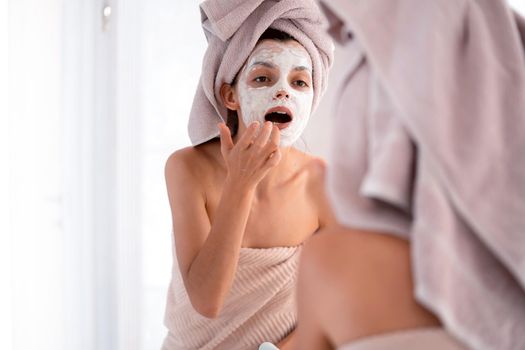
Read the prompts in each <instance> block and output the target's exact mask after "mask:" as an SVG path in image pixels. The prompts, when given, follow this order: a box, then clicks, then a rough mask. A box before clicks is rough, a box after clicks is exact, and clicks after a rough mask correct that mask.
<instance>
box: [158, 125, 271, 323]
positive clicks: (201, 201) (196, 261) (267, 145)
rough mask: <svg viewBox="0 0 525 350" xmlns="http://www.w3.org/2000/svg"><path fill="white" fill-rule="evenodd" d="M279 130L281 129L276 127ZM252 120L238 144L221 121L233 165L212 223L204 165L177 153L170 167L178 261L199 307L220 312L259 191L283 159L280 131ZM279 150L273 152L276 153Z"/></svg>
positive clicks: (167, 172)
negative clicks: (202, 174) (198, 165)
mask: <svg viewBox="0 0 525 350" xmlns="http://www.w3.org/2000/svg"><path fill="white" fill-rule="evenodd" d="M275 129H276V128H275ZM275 129H273V128H272V125H271V124H267V125H265V126H264V127H263V128H262V129H261V132H260V133H259V135H258V136H257V137H255V133H256V132H257V130H258V125H255V124H254V125H251V126H250V127H249V128H248V129H247V131H246V132H245V133H244V135H243V136H242V137H241V139H240V140H239V141H238V142H237V144H236V145H234V144H233V141H232V139H231V135H230V134H229V131H228V129H227V128H226V126H225V125H221V152H222V154H223V157H224V159H225V163H226V166H227V169H228V174H227V176H226V181H225V183H224V186H223V193H222V195H221V198H220V200H219V204H218V207H217V210H216V214H215V219H214V221H213V222H210V220H209V218H208V215H207V212H206V198H205V194H204V189H203V186H202V185H199V183H198V181H197V179H198V178H199V174H198V170H199V169H195V168H194V167H192V166H191V159H188V157H185V156H184V155H180V154H177V153H175V154H174V155H172V156H171V157H170V158H169V159H168V161H167V163H166V169H165V175H166V184H167V189H168V197H169V201H170V206H171V212H172V217H173V232H174V235H175V242H176V244H175V247H176V252H177V260H178V262H179V268H180V271H181V275H182V278H183V280H184V284H185V287H186V290H187V293H188V296H189V298H190V301H191V303H192V305H193V307H194V308H195V310H196V311H197V312H199V313H201V314H202V315H203V316H206V317H216V316H217V315H218V314H219V312H220V309H221V307H222V304H223V302H224V298H225V297H226V295H227V293H228V291H229V290H230V287H231V284H232V282H233V278H234V276H235V270H236V268H237V261H238V256H239V250H240V247H241V243H242V238H243V235H244V231H245V228H246V222H247V220H248V216H249V213H250V208H251V204H252V199H253V195H254V190H255V187H256V185H257V183H258V182H259V181H260V180H261V179H262V178H263V177H264V175H265V174H266V173H267V171H268V170H269V169H270V168H271V167H273V166H275V165H276V164H277V163H278V161H279V159H280V154H279V153H278V152H279V150H278V145H279V133H278V130H275ZM270 155H273V156H270Z"/></svg>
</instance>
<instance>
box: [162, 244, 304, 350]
mask: <svg viewBox="0 0 525 350" xmlns="http://www.w3.org/2000/svg"><path fill="white" fill-rule="evenodd" d="M301 249H302V246H296V247H275V248H264V249H254V248H241V251H240V255H239V263H238V268H237V272H236V274H235V279H234V281H233V285H232V288H231V290H230V293H229V295H228V296H227V298H226V300H225V303H224V307H223V309H222V310H221V312H220V315H219V317H218V318H215V319H208V318H206V317H203V316H201V315H200V314H199V313H197V312H196V311H195V310H194V309H193V307H192V305H191V303H190V300H189V298H188V295H187V293H186V290H185V288H184V284H183V282H182V278H181V276H180V272H179V269H178V267H177V266H174V267H173V277H172V281H171V284H170V288H169V291H168V298H167V305H166V313H165V321H164V322H165V325H166V327H167V328H168V330H169V334H168V336H167V337H166V339H165V341H164V345H163V348H162V350H197V349H201V350H206V349H217V350H220V349H224V350H236V349H238V350H250V349H254V350H256V349H257V348H258V345H259V344H261V343H263V342H265V341H269V342H273V343H277V342H278V341H280V340H282V339H283V338H284V337H285V336H286V335H287V334H288V333H290V332H291V331H292V330H293V328H294V327H295V323H296V319H297V314H296V306H295V284H296V278H297V268H298V263H299V255H300V252H301ZM174 261H175V262H176V261H177V260H176V258H175V257H174ZM175 265H176V264H175Z"/></svg>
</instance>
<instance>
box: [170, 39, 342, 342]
mask: <svg viewBox="0 0 525 350" xmlns="http://www.w3.org/2000/svg"><path fill="white" fill-rule="evenodd" d="M315 68H317V67H315V64H314V62H313V61H312V58H311V54H310V53H309V52H308V51H307V50H306V49H305V47H304V46H303V45H302V44H301V43H300V42H299V41H298V40H296V39H295V38H294V37H292V36H291V35H290V34H288V33H286V32H283V31H280V30H275V29H267V30H265V31H264V33H263V34H262V35H261V36H260V37H259V38H258V40H257V44H256V46H255V47H254V49H253V50H251V52H249V56H248V57H247V59H246V60H245V61H244V64H243V66H242V67H241V69H240V70H239V71H238V72H237V73H236V75H235V78H234V79H233V81H224V82H222V83H221V85H220V89H219V95H220V101H219V102H220V103H221V104H222V106H224V107H225V108H226V109H227V117H226V122H225V123H224V122H223V123H219V124H218V126H217V127H218V129H219V133H220V137H219V138H213V139H211V140H209V141H206V142H204V143H201V144H198V145H195V146H193V147H188V148H185V149H182V150H179V151H176V152H175V153H173V154H172V155H171V156H170V157H169V159H168V160H167V163H166V168H165V175H166V184H167V189H168V196H169V202H170V206H171V212H172V219H173V236H174V248H175V249H174V250H175V256H174V277H173V278H172V283H171V284H170V290H169V292H168V302H167V308H166V321H165V323H166V326H167V327H168V329H169V332H168V336H167V337H166V339H165V342H164V345H163V349H166V350H167V349H193V348H194V349H208V348H209V349H223V348H224V349H252V348H253V349H256V348H257V347H258V346H259V344H261V343H263V342H265V341H268V342H273V343H276V344H277V346H279V347H280V348H281V349H289V348H291V347H292V346H293V338H294V328H295V324H296V309H295V282H296V272H297V267H298V259H299V254H300V251H301V248H302V244H303V242H304V241H306V240H307V239H308V238H309V237H310V236H312V235H313V234H314V233H315V232H316V231H317V230H319V229H320V228H322V227H324V226H327V225H329V224H330V223H331V222H333V216H332V213H331V211H330V208H329V205H328V201H327V199H326V197H325V194H324V163H323V161H322V160H321V159H319V158H316V157H314V156H312V155H310V154H307V153H304V152H302V151H300V150H298V149H296V148H295V147H293V145H294V143H295V142H296V141H297V140H298V139H299V138H300V136H301V134H302V132H303V130H304V128H305V127H306V124H307V122H308V119H309V117H310V114H311V112H312V107H313V101H314V95H315V94H316V93H317V92H316V91H315V89H314V85H315V78H314V69H315ZM177 270H178V271H177Z"/></svg>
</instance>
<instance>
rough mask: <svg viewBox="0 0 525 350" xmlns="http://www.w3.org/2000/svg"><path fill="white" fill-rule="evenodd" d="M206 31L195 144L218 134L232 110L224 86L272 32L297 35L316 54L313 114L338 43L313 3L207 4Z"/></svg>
mask: <svg viewBox="0 0 525 350" xmlns="http://www.w3.org/2000/svg"><path fill="white" fill-rule="evenodd" d="M200 9H201V20H202V28H203V30H204V33H205V35H206V38H207V40H208V48H207V50H206V53H205V55H204V59H203V63H202V74H201V78H200V80H199V85H198V87H197V92H196V94H195V97H194V100H193V105H192V109H191V112H190V119H189V123H188V133H189V136H190V139H191V142H192V144H193V145H198V144H200V143H203V142H205V141H207V140H210V139H212V138H214V137H216V136H217V135H218V129H217V123H219V122H221V121H225V120H226V117H227V112H226V108H225V107H224V106H222V103H221V99H220V87H221V86H222V84H223V83H228V84H231V83H232V82H233V80H234V78H235V75H236V74H237V73H238V72H239V70H240V69H241V68H242V66H243V65H244V63H245V61H246V59H247V58H248V56H249V55H250V53H251V52H252V50H253V49H254V47H255V45H256V44H257V41H258V40H259V37H260V36H261V35H262V34H263V33H264V31H265V30H266V29H268V28H273V29H277V30H280V31H282V32H285V33H287V34H289V35H291V36H292V37H294V38H295V39H296V40H297V41H298V42H299V43H301V44H302V45H303V46H304V48H305V49H306V50H307V51H308V53H309V54H310V58H311V60H312V64H313V89H314V99H313V106H312V111H313V110H314V109H315V107H316V106H317V104H318V102H319V99H320V97H321V95H322V94H323V92H324V90H325V88H326V81H327V71H328V69H329V67H330V66H331V64H332V58H333V49H334V48H333V44H332V41H331V40H330V38H329V36H328V35H327V34H326V33H325V32H326V31H325V29H326V21H325V20H324V17H323V15H322V13H321V12H320V10H319V8H318V7H317V4H316V3H315V1H313V0H207V1H204V2H203V3H201V5H200Z"/></svg>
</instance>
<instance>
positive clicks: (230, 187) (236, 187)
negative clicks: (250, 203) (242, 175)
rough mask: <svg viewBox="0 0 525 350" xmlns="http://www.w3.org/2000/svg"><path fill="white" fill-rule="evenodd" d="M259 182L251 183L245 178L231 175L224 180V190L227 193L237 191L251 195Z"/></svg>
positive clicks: (240, 193)
mask: <svg viewBox="0 0 525 350" xmlns="http://www.w3.org/2000/svg"><path fill="white" fill-rule="evenodd" d="M256 186H257V184H254V183H251V182H250V181H247V180H245V179H239V178H234V177H231V176H229V175H227V176H226V180H225V181H224V191H225V192H226V193H237V194H239V195H247V196H250V195H252V194H253V193H254V192H255V187H256Z"/></svg>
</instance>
